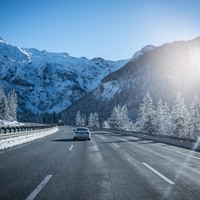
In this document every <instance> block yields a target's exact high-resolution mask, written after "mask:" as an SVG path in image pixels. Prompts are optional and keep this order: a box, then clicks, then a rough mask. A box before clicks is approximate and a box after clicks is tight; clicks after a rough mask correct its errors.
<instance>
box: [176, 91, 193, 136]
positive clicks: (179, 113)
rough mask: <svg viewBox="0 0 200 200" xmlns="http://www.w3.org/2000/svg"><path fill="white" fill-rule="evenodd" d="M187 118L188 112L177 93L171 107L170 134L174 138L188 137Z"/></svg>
mask: <svg viewBox="0 0 200 200" xmlns="http://www.w3.org/2000/svg"><path fill="white" fill-rule="evenodd" d="M188 118H189V113H188V110H187V108H186V105H185V103H184V99H183V97H182V96H181V94H180V92H179V93H178V95H177V97H176V99H175V101H174V102H173V106H172V124H173V126H172V133H173V135H174V136H178V137H187V136H188Z"/></svg>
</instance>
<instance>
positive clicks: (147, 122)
mask: <svg viewBox="0 0 200 200" xmlns="http://www.w3.org/2000/svg"><path fill="white" fill-rule="evenodd" d="M138 116H139V118H138V120H137V122H136V126H137V129H138V131H141V132H146V133H155V127H154V109H153V100H152V98H151V96H150V93H149V92H147V93H146V95H145V96H144V97H143V100H142V104H141V106H140V107H139V113H138Z"/></svg>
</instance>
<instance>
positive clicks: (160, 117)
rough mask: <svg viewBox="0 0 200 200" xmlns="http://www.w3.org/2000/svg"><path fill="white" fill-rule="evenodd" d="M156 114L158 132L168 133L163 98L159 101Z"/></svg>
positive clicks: (156, 129) (155, 120)
mask: <svg viewBox="0 0 200 200" xmlns="http://www.w3.org/2000/svg"><path fill="white" fill-rule="evenodd" d="M154 116H155V117H154V127H155V132H156V134H160V135H164V134H165V133H166V129H165V119H164V107H163V104H162V100H161V99H160V100H159V101H158V103H157V107H156V110H155V115H154Z"/></svg>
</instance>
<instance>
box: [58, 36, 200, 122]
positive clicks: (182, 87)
mask: <svg viewBox="0 0 200 200" xmlns="http://www.w3.org/2000/svg"><path fill="white" fill-rule="evenodd" d="M199 86H200V37H198V38H195V39H193V40H190V41H177V42H173V43H168V44H164V45H162V46H159V47H154V46H152V45H148V46H147V48H144V49H143V50H141V51H139V52H136V54H134V56H133V58H132V59H131V60H130V62H128V63H127V64H126V65H125V66H124V67H122V68H120V69H119V70H117V71H115V72H113V73H110V74H109V75H107V76H106V77H105V78H104V79H102V81H101V82H100V84H99V85H98V87H97V88H96V89H95V90H94V91H93V92H91V93H90V94H89V95H86V96H84V98H82V99H80V100H79V101H78V102H76V104H72V105H71V106H69V107H68V108H67V109H66V110H65V111H64V112H62V116H63V120H66V122H67V123H73V119H74V118H75V115H76V113H77V111H78V110H79V111H80V112H81V113H82V114H86V115H87V116H89V114H90V113H94V112H95V111H96V112H98V114H99V117H100V120H101V122H103V120H106V119H108V117H110V115H111V112H112V110H113V108H114V106H117V105H118V104H119V105H121V106H123V105H124V104H126V106H127V108H128V110H129V115H130V117H131V119H133V120H134V119H135V118H136V117H137V112H138V108H139V105H140V103H141V102H142V98H143V97H144V96H145V94H146V92H147V91H149V92H150V95H151V97H152V98H153V100H154V104H156V103H157V101H158V100H159V98H161V99H162V100H163V102H167V103H168V104H169V105H172V102H173V101H174V100H175V98H176V95H177V94H178V92H180V93H181V94H182V96H183V97H184V98H185V103H186V104H187V105H188V106H189V103H190V102H191V100H192V99H193V97H194V95H195V94H197V95H198V96H199V97H200V87H199ZM88 102H89V106H88ZM66 113H67V115H66Z"/></svg>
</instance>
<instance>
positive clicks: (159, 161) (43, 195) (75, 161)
mask: <svg viewBox="0 0 200 200" xmlns="http://www.w3.org/2000/svg"><path fill="white" fill-rule="evenodd" d="M72 129H73V128H70V127H66V126H65V127H59V131H58V132H57V133H54V134H52V135H50V136H48V137H45V138H43V139H40V140H37V141H34V142H32V143H29V144H25V145H22V146H18V147H16V148H12V149H9V150H6V151H2V152H0V200H8V199H9V200H15V199H17V200H18V199H20V200H25V199H27V200H31V199H36V200H38V199H40V200H46V199H47V200H62V199H63V200H68V199H72V200H79V199H80V200H84V199H85V200H88V199H89V200H90V199H91V200H110V199H111V200H112V199H117V200H123V199H124V200H128V199H130V200H134V199H136V200H142V199H149V200H151V199H152V200H156V199H159V200H160V199H170V200H171V199H172V200H173V199H181V200H184V199H187V200H189V199H195V200H198V199H200V190H199V187H200V153H199V152H194V151H191V150H187V149H182V148H179V147H174V146H170V145H166V144H162V143H157V142H153V141H151V140H145V139H141V138H137V137H133V136H125V135H122V134H115V133H109V132H106V131H97V130H96V131H93V132H92V139H91V140H90V141H84V140H77V141H73V140H72Z"/></svg>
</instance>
